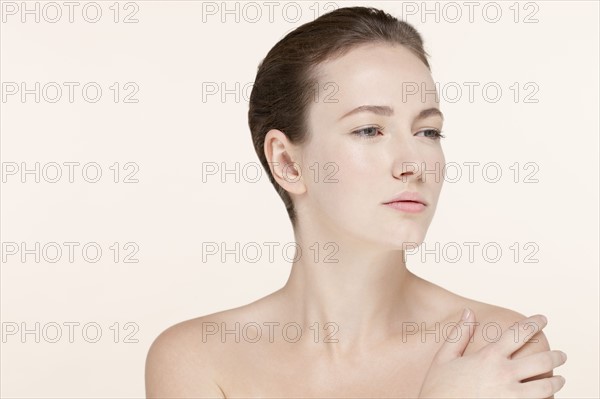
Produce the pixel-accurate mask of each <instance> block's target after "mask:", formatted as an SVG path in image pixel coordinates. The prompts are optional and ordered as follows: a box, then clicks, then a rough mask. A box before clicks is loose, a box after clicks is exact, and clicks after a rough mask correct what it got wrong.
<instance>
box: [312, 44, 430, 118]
mask: <svg viewBox="0 0 600 399" xmlns="http://www.w3.org/2000/svg"><path fill="white" fill-rule="evenodd" d="M318 86H319V87H318V93H317V94H318V96H315V100H317V101H316V102H318V103H319V104H322V105H323V106H324V107H323V108H326V109H327V110H328V112H331V111H332V110H333V109H346V108H349V107H357V106H360V105H363V104H387V105H390V106H391V105H393V104H391V103H394V104H395V105H396V108H400V107H402V105H401V104H407V103H411V104H415V103H420V104H429V105H435V104H436V103H438V102H439V101H438V99H437V98H436V97H437V96H436V87H435V83H434V81H433V78H432V76H431V73H430V71H429V69H428V68H427V66H426V65H425V64H423V62H422V61H421V60H420V59H419V58H418V57H417V56H416V55H414V54H413V53H412V52H411V51H410V50H408V49H407V48H405V47H403V46H390V45H369V46H361V47H358V48H356V49H353V50H350V51H349V52H348V53H346V54H345V55H343V56H341V57H339V58H336V59H334V60H331V61H327V62H324V63H323V64H321V65H320V66H319V68H318ZM319 108H321V107H319Z"/></svg>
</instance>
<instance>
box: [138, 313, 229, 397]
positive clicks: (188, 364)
mask: <svg viewBox="0 0 600 399" xmlns="http://www.w3.org/2000/svg"><path fill="white" fill-rule="evenodd" d="M203 320H206V321H210V320H214V315H209V316H205V317H200V318H197V319H192V320H187V321H183V322H180V323H177V324H175V325H173V326H171V327H169V328H167V329H166V330H164V331H163V332H162V333H160V335H159V336H158V337H157V338H156V339H155V340H154V342H152V345H151V346H150V349H149V350H148V355H147V356H146V397H148V398H159V397H160V398H164V397H176V398H182V397H212V398H218V397H221V398H224V397H225V395H223V393H222V390H221V388H220V387H219V385H218V384H217V382H216V369H215V364H214V359H215V354H214V351H213V348H211V346H210V345H204V344H203V343H202V337H201V331H200V330H199V329H198V326H199V323H202V322H203Z"/></svg>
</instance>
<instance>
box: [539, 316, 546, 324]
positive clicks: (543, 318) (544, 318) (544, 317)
mask: <svg viewBox="0 0 600 399" xmlns="http://www.w3.org/2000/svg"><path fill="white" fill-rule="evenodd" d="M540 316H542V320H543V321H544V324H548V319H547V318H546V316H544V315H543V314H542V315H540Z"/></svg>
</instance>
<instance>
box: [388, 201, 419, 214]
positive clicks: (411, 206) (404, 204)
mask: <svg viewBox="0 0 600 399" xmlns="http://www.w3.org/2000/svg"><path fill="white" fill-rule="evenodd" d="M384 205H386V206H389V207H390V208H394V209H397V210H399V211H402V212H408V213H418V212H422V211H423V210H424V209H425V205H424V204H422V203H420V202H414V201H396V202H388V203H387V204H384Z"/></svg>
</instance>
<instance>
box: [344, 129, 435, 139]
mask: <svg viewBox="0 0 600 399" xmlns="http://www.w3.org/2000/svg"><path fill="white" fill-rule="evenodd" d="M369 129H377V133H379V132H380V131H381V132H382V131H383V129H384V128H382V127H379V126H367V127H365V128H363V129H359V130H355V131H353V132H352V134H353V135H355V136H358V137H360V138H362V139H365V140H371V139H374V138H376V137H377V136H365V135H362V134H360V133H362V132H364V131H365V130H369ZM430 131H433V132H435V136H434V137H430V138H431V139H432V140H439V139H442V138H444V137H446V136H444V135H443V134H442V132H441V131H440V130H437V129H425V130H421V131H419V132H417V133H421V132H430Z"/></svg>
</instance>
